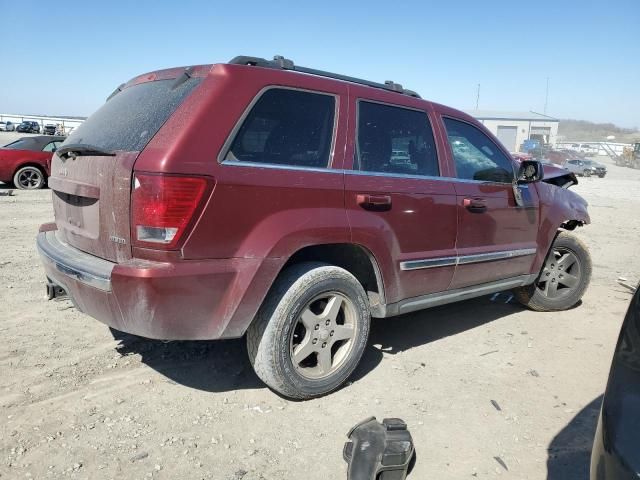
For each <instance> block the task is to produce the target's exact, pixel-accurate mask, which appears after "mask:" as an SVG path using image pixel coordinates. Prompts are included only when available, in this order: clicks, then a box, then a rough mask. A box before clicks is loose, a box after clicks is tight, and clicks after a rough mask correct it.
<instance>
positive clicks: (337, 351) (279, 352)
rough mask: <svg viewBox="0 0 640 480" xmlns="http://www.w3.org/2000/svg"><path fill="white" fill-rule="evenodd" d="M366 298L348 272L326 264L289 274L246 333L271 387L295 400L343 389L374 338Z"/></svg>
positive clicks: (263, 377) (309, 265) (252, 355)
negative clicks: (371, 336)
mask: <svg viewBox="0 0 640 480" xmlns="http://www.w3.org/2000/svg"><path fill="white" fill-rule="evenodd" d="M370 318H371V314H370V311H369V301H368V298H367V295H366V293H365V291H364V289H363V288H362V285H361V284H360V282H358V280H357V279H356V278H355V277H354V276H353V275H352V274H351V273H349V272H348V271H346V270H344V269H342V268H339V267H335V266H333V265H327V264H323V263H315V262H313V263H312V262H309V263H302V264H299V265H294V266H292V267H290V268H288V269H287V270H285V271H284V272H283V273H282V274H281V275H280V276H279V277H278V279H277V280H276V282H275V284H274V285H273V287H272V288H271V290H270V292H269V294H268V297H267V298H266V299H265V301H264V304H263V305H262V306H261V308H260V310H259V312H258V314H257V315H256V318H255V319H254V321H253V323H252V324H251V326H250V327H249V329H248V331H247V350H248V353H249V359H250V361H251V364H252V365H253V368H254V370H255V372H256V374H257V375H258V377H260V379H261V380H262V381H263V382H264V383H266V384H267V385H268V386H269V387H270V388H272V389H273V390H275V391H276V392H279V393H280V394H282V395H284V396H286V397H290V398H294V399H309V398H314V397H319V396H322V395H325V394H327V393H329V392H331V391H333V390H335V389H337V388H338V387H340V386H341V385H342V384H343V383H344V382H345V381H346V380H347V378H349V376H350V375H351V374H352V373H353V371H354V369H355V368H356V366H357V365H358V363H359V362H360V359H361V357H362V354H363V353H364V349H365V347H366V344H367V339H368V337H369V324H370Z"/></svg>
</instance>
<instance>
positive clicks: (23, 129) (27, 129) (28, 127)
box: [16, 121, 40, 133]
mask: <svg viewBox="0 0 640 480" xmlns="http://www.w3.org/2000/svg"><path fill="white" fill-rule="evenodd" d="M16 131H18V132H20V133H40V125H39V124H38V122H32V121H24V122H22V123H21V124H20V125H18V128H16Z"/></svg>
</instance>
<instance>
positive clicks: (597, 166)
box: [583, 160, 607, 178]
mask: <svg viewBox="0 0 640 480" xmlns="http://www.w3.org/2000/svg"><path fill="white" fill-rule="evenodd" d="M583 162H584V164H585V165H586V166H587V167H591V170H592V171H593V175H597V176H598V177H600V178H604V177H605V175H606V174H607V167H606V166H605V165H603V164H602V163H598V162H595V161H593V160H583Z"/></svg>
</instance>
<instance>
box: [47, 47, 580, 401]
mask: <svg viewBox="0 0 640 480" xmlns="http://www.w3.org/2000/svg"><path fill="white" fill-rule="evenodd" d="M51 169H52V175H51V178H50V179H49V185H50V187H51V189H52V190H53V206H54V211H55V220H56V221H55V223H50V224H45V225H43V226H42V227H41V229H40V234H39V235H38V239H37V245H38V248H39V251H40V255H41V258H42V261H43V263H44V267H45V270H46V275H47V278H48V281H49V285H48V290H49V292H50V293H51V295H54V294H55V293H56V292H59V291H60V290H61V289H62V290H64V291H65V292H66V293H67V294H68V295H69V296H70V297H71V299H72V300H73V302H74V303H75V305H76V306H77V307H78V308H79V309H80V310H82V311H83V312H85V313H87V314H88V315H90V316H92V317H94V318H96V319H98V320H100V321H101V322H104V323H105V324H107V325H109V326H111V327H113V328H115V329H117V330H122V331H125V332H129V333H132V334H136V335H141V336H144V337H150V338H158V339H167V340H170V339H223V338H235V337H241V336H244V335H246V338H247V345H248V351H249V355H250V358H251V362H252V364H253V366H254V368H255V371H256V373H257V374H258V376H259V377H260V378H261V379H262V380H263V381H264V382H265V383H267V384H268V385H269V386H270V387H271V388H273V389H275V390H277V391H278V392H280V393H282V394H284V395H287V396H289V397H295V398H310V397H314V396H318V395H322V394H325V393H327V392H329V391H331V390H333V389H335V388H337V387H338V386H340V385H341V384H342V383H343V382H344V381H345V380H346V379H347V377H349V375H350V374H351V373H352V372H353V370H354V368H355V367H356V365H357V364H358V361H359V360H360V357H361V356H362V353H363V350H364V348H365V345H366V343H367V336H368V333H369V321H370V317H379V318H380V317H393V316H395V315H399V314H403V313H407V312H412V311H415V310H420V309H424V308H428V307H432V306H435V305H442V304H446V303H450V302H456V301H460V300H465V299H468V298H472V297H476V296H480V295H486V294H490V293H493V292H498V291H502V290H507V289H512V290H514V292H515V294H516V297H517V298H518V300H520V301H521V302H522V303H523V304H525V305H527V306H529V307H530V308H532V309H535V310H546V311H550V310H562V309H566V308H569V307H572V306H574V305H575V304H576V303H578V301H579V300H580V298H581V297H582V295H583V293H584V291H585V289H586V287H587V284H588V282H589V278H590V274H591V261H590V258H589V254H588V251H587V249H586V248H585V247H584V246H583V244H582V243H581V242H580V241H578V240H577V239H576V238H575V237H573V236H572V235H570V234H569V233H567V230H572V229H573V228H575V227H576V226H578V225H583V224H586V223H588V222H589V216H588V214H587V208H586V207H587V204H586V202H585V201H584V200H583V199H582V198H581V197H579V196H578V195H576V194H574V193H573V192H571V191H569V190H567V189H563V188H560V187H558V186H557V185H565V184H566V183H567V182H566V181H565V180H566V179H565V180H562V181H558V182H557V181H555V180H554V178H553V177H557V176H558V175H565V176H566V175H567V172H566V171H563V170H560V169H554V168H553V167H547V166H545V167H544V169H545V171H544V172H543V170H542V166H541V164H540V163H538V162H534V161H524V162H522V163H521V164H516V163H514V161H513V160H512V158H511V156H510V155H509V152H508V151H507V150H505V148H504V147H503V146H502V145H501V144H500V143H499V142H498V141H497V140H496V139H495V137H493V136H492V135H491V134H490V133H489V132H488V131H487V130H486V129H485V128H484V127H483V126H482V125H481V124H480V123H478V122H477V121H476V120H474V119H473V118H471V117H470V116H468V115H466V114H464V113H462V112H460V111H457V110H453V109H451V108H448V107H445V106H442V105H438V104H435V103H432V102H428V101H425V100H422V99H420V97H419V96H418V95H417V94H416V93H414V92H411V91H408V90H405V89H403V88H402V87H401V86H400V85H398V84H395V83H393V82H387V83H385V84H378V83H373V82H368V81H365V80H360V79H356V78H351V77H345V76H342V75H336V74H331V73H328V72H321V71H317V70H312V69H308V68H303V67H299V66H296V65H294V64H293V62H291V61H290V60H286V59H283V58H282V57H275V58H274V60H273V61H269V60H264V59H260V58H254V57H237V58H235V59H233V60H232V61H231V62H229V63H227V64H216V65H213V66H212V65H203V66H196V67H189V68H186V69H185V68H176V69H171V70H162V71H157V72H153V73H148V74H145V75H142V76H139V77H136V78H134V79H133V80H130V81H129V82H128V83H126V84H124V85H122V86H120V87H119V88H118V89H116V91H115V92H114V93H113V94H112V95H111V97H110V98H109V99H108V100H107V102H106V103H105V105H104V106H102V107H101V108H100V109H99V110H98V111H97V112H96V113H94V114H93V115H92V116H91V117H90V118H89V119H88V120H87V121H85V122H84V123H83V124H82V126H80V127H79V128H78V129H77V130H76V131H74V132H73V134H72V135H71V136H70V137H69V138H68V139H67V140H66V142H65V143H64V144H63V145H62V146H61V147H60V148H59V149H58V150H57V152H56V154H55V155H54V157H53V160H52V167H51ZM559 172H560V173H559ZM543 175H544V176H546V178H545V180H544V181H541V180H542V178H543ZM569 175H570V174H569Z"/></svg>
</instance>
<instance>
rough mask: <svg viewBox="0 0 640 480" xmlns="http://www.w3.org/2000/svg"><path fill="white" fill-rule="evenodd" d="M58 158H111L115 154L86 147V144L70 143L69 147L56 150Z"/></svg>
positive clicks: (94, 147)
mask: <svg viewBox="0 0 640 480" xmlns="http://www.w3.org/2000/svg"><path fill="white" fill-rule="evenodd" d="M56 153H57V154H58V156H60V157H63V158H66V157H73V158H75V157H79V156H85V157H102V156H105V157H113V156H115V153H114V152H112V151H110V150H104V149H102V148H100V147H96V146H95V145H88V144H86V143H71V144H69V145H64V146H62V147H60V148H58V149H57V150H56Z"/></svg>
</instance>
